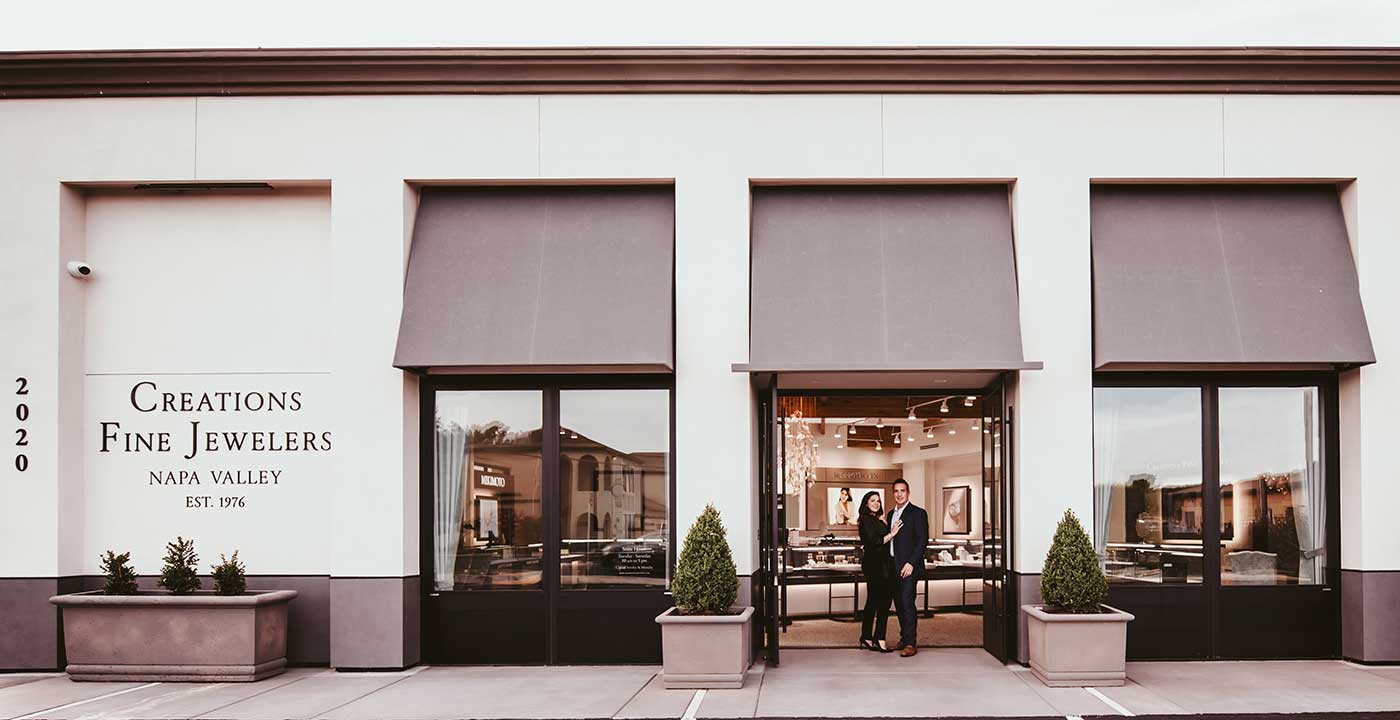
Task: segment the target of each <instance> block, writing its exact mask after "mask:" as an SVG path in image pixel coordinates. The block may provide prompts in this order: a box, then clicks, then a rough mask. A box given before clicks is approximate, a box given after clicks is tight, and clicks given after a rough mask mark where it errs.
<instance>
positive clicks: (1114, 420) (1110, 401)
mask: <svg viewBox="0 0 1400 720" xmlns="http://www.w3.org/2000/svg"><path fill="white" fill-rule="evenodd" d="M1119 392H1120V391H1118V390H1116V389H1113V388H1102V389H1099V390H1095V391H1094V551H1095V552H1097V553H1098V554H1099V559H1100V560H1102V559H1103V557H1104V551H1105V550H1106V549H1107V546H1108V527H1109V518H1111V517H1112V516H1113V515H1112V513H1113V487H1114V484H1115V483H1116V481H1117V478H1118V419H1119V414H1120V411H1121V409H1122V398H1121V397H1119Z"/></svg>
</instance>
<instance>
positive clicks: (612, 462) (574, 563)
mask: <svg viewBox="0 0 1400 720" xmlns="http://www.w3.org/2000/svg"><path fill="white" fill-rule="evenodd" d="M670 408H671V402H670V392H669V391H667V390H565V391H561V392H560V393H559V427H560V438H559V447H560V454H561V458H560V473H561V475H560V483H559V486H560V488H561V498H560V506H561V507H560V513H561V517H560V520H561V522H560V528H561V529H562V530H563V532H562V535H563V537H562V538H561V541H562V543H561V547H560V549H559V563H560V568H559V569H560V583H561V586H562V587H564V588H566V589H583V588H591V587H648V586H650V587H664V586H665V585H666V582H667V578H668V574H669V568H670V564H669V562H668V560H667V558H668V550H669V545H668V541H669V537H670V527H669V525H668V518H669V517H670V515H669V512H668V505H669V502H670V498H669V493H670V481H669V473H670V452H671V432H670V427H671V423H670V414H671V409H670ZM570 478H572V479H573V481H572V482H570Z"/></svg>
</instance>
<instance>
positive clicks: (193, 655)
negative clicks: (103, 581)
mask: <svg viewBox="0 0 1400 720" xmlns="http://www.w3.org/2000/svg"><path fill="white" fill-rule="evenodd" d="M296 596H297V593H296V591H295V590H278V591H275V592H261V593H249V594H246V595H230V596H222V595H214V594H211V593H196V594H194V595H169V594H165V593H142V594H140V595H103V594H101V593H100V592H85V593H75V594H72V595H58V596H55V597H52V598H49V602H51V603H53V604H55V605H57V606H58V607H59V608H60V609H61V610H62V616H63V647H64V650H65V651H66V652H67V653H68V667H67V671H68V675H69V677H70V678H72V679H73V680H108V681H128V682H153V681H166V682H252V681H254V680H261V679H263V678H265V677H271V676H273V675H277V674H279V673H281V672H282V671H283V670H284V669H286V667H287V604H288V603H290V602H291V601H292V599H293V598H295V597H296Z"/></svg>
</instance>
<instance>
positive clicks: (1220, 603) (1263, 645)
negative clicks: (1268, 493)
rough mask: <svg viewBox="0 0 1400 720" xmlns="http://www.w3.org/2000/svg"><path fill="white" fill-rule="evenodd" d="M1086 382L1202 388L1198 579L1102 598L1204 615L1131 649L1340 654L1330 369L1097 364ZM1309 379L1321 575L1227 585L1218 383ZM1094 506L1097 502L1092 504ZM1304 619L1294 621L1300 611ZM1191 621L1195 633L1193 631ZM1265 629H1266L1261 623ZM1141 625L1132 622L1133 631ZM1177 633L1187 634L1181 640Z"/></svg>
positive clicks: (1119, 590) (1135, 653)
mask: <svg viewBox="0 0 1400 720" xmlns="http://www.w3.org/2000/svg"><path fill="white" fill-rule="evenodd" d="M1094 387H1095V388H1100V387H1129V388H1131V387H1142V388H1152V387H1179V388H1198V389H1199V390H1200V393H1201V475H1202V477H1201V484H1202V492H1201V497H1202V504H1203V506H1204V507H1203V508H1202V513H1201V522H1202V529H1201V535H1202V538H1201V546H1202V548H1203V549H1209V550H1208V551H1205V552H1203V553H1202V554H1203V557H1202V570H1203V573H1204V577H1203V578H1202V583H1201V585H1200V586H1199V587H1191V586H1189V585H1187V586H1176V587H1168V586H1163V587H1160V588H1139V587H1133V586H1123V585H1110V586H1109V593H1110V598H1109V602H1110V603H1111V604H1118V605H1120V606H1127V607H1124V608H1123V609H1125V610H1128V611H1129V612H1132V611H1133V608H1135V607H1140V608H1144V609H1145V610H1146V612H1148V613H1155V612H1156V611H1157V610H1159V609H1165V610H1166V611H1167V612H1171V613H1174V614H1176V615H1177V616H1178V617H1189V616H1190V615H1191V614H1192V610H1193V608H1194V609H1195V611H1196V612H1199V613H1200V614H1201V615H1202V616H1203V617H1199V618H1198V620H1197V622H1196V623H1182V624H1178V625H1177V626H1175V627H1173V628H1167V629H1165V630H1164V631H1163V632H1161V633H1157V634H1155V635H1154V636H1153V637H1150V638H1144V637H1137V638H1135V637H1133V636H1134V634H1135V633H1134V628H1133V626H1132V624H1129V627H1128V633H1129V641H1128V645H1129V657H1140V658H1144V659H1146V658H1192V657H1198V658H1211V659H1259V658H1269V659H1294V658H1297V659H1303V658H1339V657H1341V480H1340V474H1341V470H1340V468H1341V464H1340V459H1339V447H1340V437H1339V433H1340V430H1339V427H1338V423H1339V412H1338V376H1337V373H1335V372H1319V371H1296V372H1294V371H1260V372H1099V373H1095V375H1094ZM1249 387H1258V388H1269V387H1316V388H1317V389H1318V421H1319V423H1320V425H1321V427H1320V428H1319V435H1320V438H1321V447H1319V448H1318V452H1319V454H1320V457H1321V463H1320V464H1321V467H1322V474H1323V482H1324V484H1325V492H1326V501H1327V516H1326V517H1327V533H1326V537H1327V547H1326V551H1325V553H1326V557H1327V558H1328V563H1327V575H1326V582H1325V583H1323V584H1321V585H1278V586H1273V585H1270V586H1249V585H1233V586H1225V585H1223V584H1222V583H1221V578H1220V573H1221V565H1220V553H1219V551H1218V549H1219V547H1220V408H1219V391H1220V390H1221V389H1222V388H1249ZM1096 512H1097V510H1096ZM1300 617H1301V618H1304V619H1305V620H1307V621H1309V622H1308V623H1306V624H1301V623H1300V622H1299V618H1300ZM1192 628H1195V629H1197V630H1199V634H1197V635H1196V636H1195V637H1191V635H1192ZM1269 629H1272V630H1274V632H1267V630H1269ZM1144 630H1147V631H1148V632H1151V631H1150V630H1148V629H1147V628H1139V629H1138V632H1139V633H1142V632H1143V631H1144ZM1183 640H1184V641H1185V642H1183Z"/></svg>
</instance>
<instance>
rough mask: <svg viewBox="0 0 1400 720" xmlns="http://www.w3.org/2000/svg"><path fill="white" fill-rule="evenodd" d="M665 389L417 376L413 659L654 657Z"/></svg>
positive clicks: (669, 438) (667, 503)
mask: <svg viewBox="0 0 1400 720" xmlns="http://www.w3.org/2000/svg"><path fill="white" fill-rule="evenodd" d="M488 382H494V384H493V385H484V384H485V383H488ZM663 382H664V383H666V385H664V386H658V384H660V383H663ZM648 383H650V384H648ZM473 385H478V386H480V387H473ZM512 385H513V387H512ZM619 385H622V386H619ZM668 385H669V382H667V381H666V380H637V381H630V380H629V381H625V382H623V383H619V382H618V381H616V380H611V379H605V380H599V381H596V382H590V381H589V380H588V379H587V378H572V377H570V378H558V379H549V380H545V379H529V378H525V379H522V378H514V379H504V380H496V381H491V380H490V379H475V378H471V379H462V378H430V379H425V380H424V381H423V401H422V408H423V427H424V430H425V431H424V433H423V434H424V436H425V437H424V438H423V450H422V453H423V454H422V470H423V484H422V506H423V510H422V516H421V527H422V532H423V540H422V546H421V547H422V550H421V552H422V557H423V561H422V565H423V570H422V573H423V575H422V577H423V578H424V579H425V581H424V599H423V635H422V637H423V648H424V658H425V661H427V662H433V663H460V664H469V663H484V664H495V663H612V662H619V663H621V662H626V663H648V662H659V661H660V659H661V631H660V626H658V625H657V624H656V623H655V617H656V615H658V614H660V613H661V612H663V611H664V610H665V609H666V608H667V607H669V606H670V597H669V596H668V595H667V594H666V589H667V587H668V585H669V582H670V573H671V568H672V567H673V563H674V553H673V551H672V548H673V547H674V544H675V543H674V540H675V538H674V531H673V529H672V523H671V497H672V496H673V495H674V493H675V488H674V486H673V482H672V478H673V474H674V473H673V467H672V454H671V447H672V445H673V440H674V438H673V432H674V430H673V428H674V424H673V423H672V422H671V418H672V416H673V414H674V413H673V407H672V392H671V389H670V388H669V386H668ZM502 386H505V387H504V388H503V387H502Z"/></svg>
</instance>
